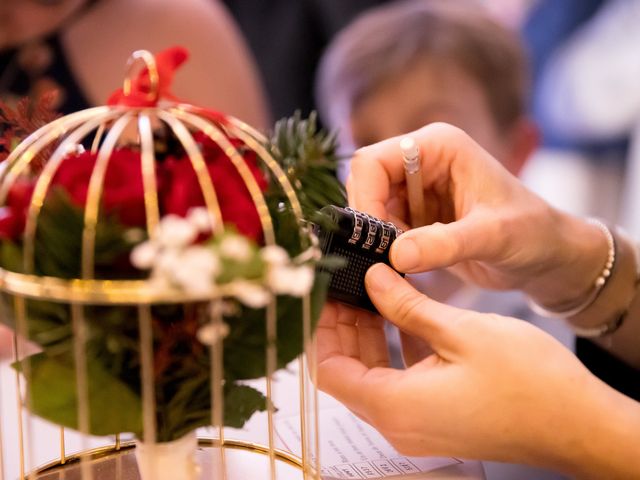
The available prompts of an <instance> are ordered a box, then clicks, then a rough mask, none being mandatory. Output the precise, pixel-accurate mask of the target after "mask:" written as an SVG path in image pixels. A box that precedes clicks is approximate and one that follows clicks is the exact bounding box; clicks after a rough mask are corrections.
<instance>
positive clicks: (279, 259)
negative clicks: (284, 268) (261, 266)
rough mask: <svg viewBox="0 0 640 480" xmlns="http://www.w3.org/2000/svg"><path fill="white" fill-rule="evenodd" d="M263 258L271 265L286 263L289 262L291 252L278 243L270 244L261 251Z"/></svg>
mask: <svg viewBox="0 0 640 480" xmlns="http://www.w3.org/2000/svg"><path fill="white" fill-rule="evenodd" d="M260 255H261V256H262V259H263V260H264V261H265V262H267V263H269V264H271V265H286V264H288V263H289V254H288V253H287V251H286V250H285V249H284V248H282V247H280V246H278V245H269V246H267V247H264V248H263V249H262V250H261V251H260Z"/></svg>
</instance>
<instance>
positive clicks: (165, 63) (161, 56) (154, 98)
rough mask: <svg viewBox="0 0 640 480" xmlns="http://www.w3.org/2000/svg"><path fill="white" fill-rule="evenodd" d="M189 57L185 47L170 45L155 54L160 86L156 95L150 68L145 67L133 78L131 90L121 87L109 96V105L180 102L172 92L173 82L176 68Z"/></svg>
mask: <svg viewBox="0 0 640 480" xmlns="http://www.w3.org/2000/svg"><path fill="white" fill-rule="evenodd" d="M188 58H189V52H188V51H187V49H186V48H184V47H177V46H176V47H170V48H167V49H166V50H163V51H161V52H159V53H157V54H156V55H155V61H156V68H157V69H158V86H157V92H155V95H152V93H154V92H152V91H151V89H152V85H151V78H150V75H149V68H148V67H145V68H144V69H143V70H142V71H141V72H140V73H139V74H138V75H137V76H136V77H135V78H132V79H131V91H130V92H129V93H128V94H125V93H124V89H122V88H119V89H118V90H116V91H115V92H113V93H112V94H111V95H110V96H109V100H107V104H108V105H126V106H128V107H154V106H156V105H157V104H158V100H160V99H161V98H162V99H165V100H172V101H175V102H180V99H178V98H177V97H176V96H175V95H174V94H173V93H171V84H172V83H173V77H174V75H175V72H176V70H177V69H178V68H179V67H180V66H181V65H182V64H183V63H184V62H185V61H186V60H187V59H188Z"/></svg>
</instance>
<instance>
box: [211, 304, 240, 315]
mask: <svg viewBox="0 0 640 480" xmlns="http://www.w3.org/2000/svg"><path fill="white" fill-rule="evenodd" d="M237 314H238V304H237V303H236V302H233V301H231V300H217V301H215V302H211V306H210V307H209V315H211V316H212V317H215V316H218V315H222V316H225V315H228V316H233V315H237Z"/></svg>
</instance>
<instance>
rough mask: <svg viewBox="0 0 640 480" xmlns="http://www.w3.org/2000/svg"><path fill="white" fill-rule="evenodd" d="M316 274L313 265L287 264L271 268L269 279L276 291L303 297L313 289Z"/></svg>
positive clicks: (270, 284)
mask: <svg viewBox="0 0 640 480" xmlns="http://www.w3.org/2000/svg"><path fill="white" fill-rule="evenodd" d="M314 275H315V273H314V270H313V267H310V266H308V265H302V266H300V267H294V266H290V265H287V266H282V267H273V268H270V269H269V272H268V274H267V281H268V282H269V286H270V287H271V289H272V290H273V291H274V292H275V293H278V294H284V295H292V296H294V297H302V296H304V295H306V294H307V293H309V292H310V291H311V287H312V286H313V279H314Z"/></svg>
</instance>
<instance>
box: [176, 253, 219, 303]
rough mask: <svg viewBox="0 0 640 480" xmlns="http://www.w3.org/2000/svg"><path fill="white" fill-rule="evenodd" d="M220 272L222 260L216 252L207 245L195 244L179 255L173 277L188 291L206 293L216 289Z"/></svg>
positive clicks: (196, 293)
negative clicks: (216, 278) (216, 280)
mask: <svg viewBox="0 0 640 480" xmlns="http://www.w3.org/2000/svg"><path fill="white" fill-rule="evenodd" d="M219 272H220V261H219V259H218V257H217V256H216V254H215V253H214V252H213V251H212V250H210V249H209V248H207V247H203V246H201V245H195V246H193V247H189V248H187V249H185V250H184V251H183V252H181V253H180V254H179V255H178V256H177V259H176V265H175V269H174V270H173V278H174V280H175V282H176V283H177V284H178V285H180V286H181V287H182V288H184V289H185V290H186V291H187V292H189V293H192V294H194V295H205V294H208V293H211V292H212V290H213V289H214V287H215V277H216V276H217V275H218V273H219Z"/></svg>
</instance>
